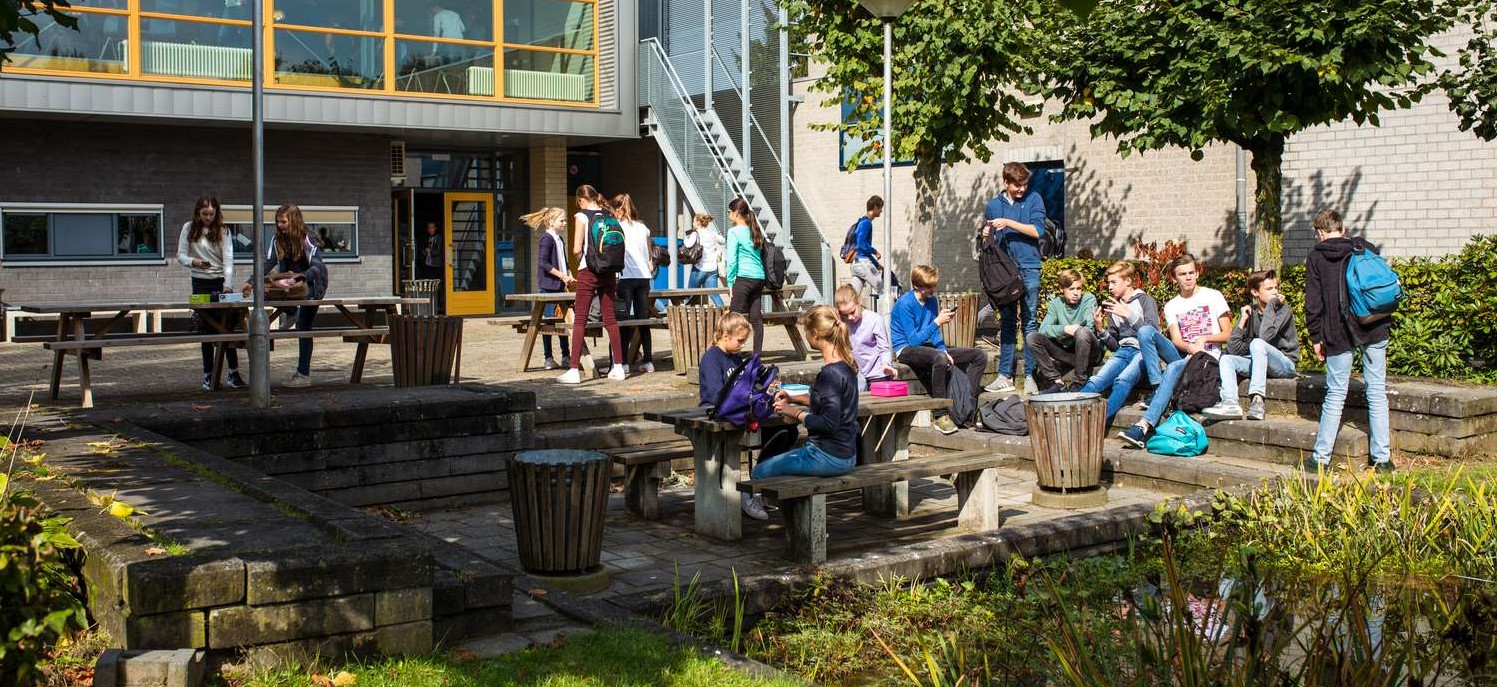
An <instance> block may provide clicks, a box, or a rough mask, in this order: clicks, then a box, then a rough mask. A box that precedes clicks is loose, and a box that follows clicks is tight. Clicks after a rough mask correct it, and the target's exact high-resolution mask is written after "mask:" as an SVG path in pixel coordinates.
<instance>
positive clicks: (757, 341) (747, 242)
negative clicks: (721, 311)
mask: <svg viewBox="0 0 1497 687" xmlns="http://www.w3.org/2000/svg"><path fill="white" fill-rule="evenodd" d="M728 219H729V220H731V221H732V222H733V228H732V229H729V230H728V246H727V249H726V250H725V251H724V255H723V260H725V261H727V262H726V265H727V267H726V272H727V275H728V288H729V289H731V290H732V293H733V295H732V300H731V301H730V302H729V304H728V310H730V311H732V312H736V313H743V314H745V315H747V316H748V319H749V323H750V324H752V325H753V326H754V352H755V353H758V352H760V351H761V350H763V348H764V258H763V257H761V254H760V252H759V251H760V250H761V249H762V248H763V247H764V232H763V231H762V230H760V229H759V221H758V219H756V218H755V217H754V211H753V209H752V208H750V207H749V204H748V201H745V200H744V199H742V198H734V199H733V202H731V203H728Z"/></svg>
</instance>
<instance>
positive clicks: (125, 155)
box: [0, 120, 392, 302]
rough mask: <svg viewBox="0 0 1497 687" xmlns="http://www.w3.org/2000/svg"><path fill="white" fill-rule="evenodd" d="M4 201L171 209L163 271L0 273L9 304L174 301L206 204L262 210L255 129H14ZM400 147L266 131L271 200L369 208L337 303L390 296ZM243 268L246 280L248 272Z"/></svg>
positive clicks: (1, 168)
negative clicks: (392, 166)
mask: <svg viewBox="0 0 1497 687" xmlns="http://www.w3.org/2000/svg"><path fill="white" fill-rule="evenodd" d="M5 139H6V143H5V147H6V152H5V155H4V157H3V158H0V202H45V203H145V204H158V203H159V204H162V205H164V206H165V216H164V221H163V224H164V226H163V227H162V243H163V248H164V250H165V256H164V257H165V259H164V260H163V261H162V263H161V264H159V265H89V266H83V267H63V266H48V267H33V266H22V265H21V264H20V263H16V262H11V261H7V262H5V263H3V265H0V288H4V289H5V300H6V301H8V302H21V301H25V300H33V301H35V300H59V299H111V300H135V299H140V300H170V299H174V298H182V297H184V296H185V295H186V294H187V293H188V276H189V275H188V274H187V269H186V268H183V267H181V266H179V265H178V264H177V263H176V246H177V236H178V234H179V230H180V228H181V226H182V223H183V222H186V221H187V219H188V218H189V217H190V216H191V214H192V206H193V203H194V202H195V201H196V200H197V197H198V196H199V195H202V194H205V193H208V194H214V195H217V196H218V197H219V200H220V201H221V202H222V203H224V204H225V205H252V204H253V203H254V185H253V184H254V182H253V174H254V169H253V162H252V161H251V159H250V158H251V151H250V145H251V140H250V132H249V129H247V128H244V129H224V128H212V127H196V126H161V125H144V124H120V123H90V122H64V121H41V120H11V121H9V122H7V124H6V134H5ZM388 156H389V139H388V138H387V137H384V136H368V135H360V134H345V133H327V132H317V133H308V132H297V131H275V130H271V131H266V135H265V202H266V203H267V204H269V205H279V204H282V203H296V204H298V205H339V206H357V207H358V208H359V249H360V251H361V253H362V255H361V258H360V259H359V260H358V261H357V262H354V263H335V264H331V265H329V270H330V272H331V275H332V277H331V283H330V285H329V290H328V295H329V296H345V297H352V296H375V295H388V294H390V293H391V288H392V285H391V279H392V276H391V258H390V252H391V233H390V232H391V229H390V226H391V209H390V181H389V161H388ZM248 268H249V266H248V265H247V264H246V265H241V266H239V267H238V269H239V270H244V271H247V270H248Z"/></svg>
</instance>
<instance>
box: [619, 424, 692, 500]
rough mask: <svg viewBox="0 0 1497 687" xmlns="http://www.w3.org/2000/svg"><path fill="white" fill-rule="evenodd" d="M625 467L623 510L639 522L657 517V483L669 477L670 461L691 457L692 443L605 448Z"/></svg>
mask: <svg viewBox="0 0 1497 687" xmlns="http://www.w3.org/2000/svg"><path fill="white" fill-rule="evenodd" d="M603 453H604V454H607V455H608V456H609V457H610V458H612V459H613V462H614V463H616V464H618V465H620V466H622V467H623V468H624V509H625V510H627V511H628V512H629V514H630V515H633V516H635V517H637V518H640V519H641V520H656V519H658V518H659V517H660V482H661V480H664V479H665V478H667V477H670V476H671V462H672V461H674V460H676V459H678V458H691V457H692V448H691V442H690V441H687V440H685V439H673V440H671V441H661V442H656V443H653V444H642V445H639V446H620V447H617V448H610V449H604V450H603Z"/></svg>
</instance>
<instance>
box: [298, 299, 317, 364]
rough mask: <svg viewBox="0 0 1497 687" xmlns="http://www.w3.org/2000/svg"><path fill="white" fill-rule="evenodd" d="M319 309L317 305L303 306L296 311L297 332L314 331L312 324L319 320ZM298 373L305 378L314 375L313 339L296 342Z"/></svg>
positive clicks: (308, 338)
mask: <svg viewBox="0 0 1497 687" xmlns="http://www.w3.org/2000/svg"><path fill="white" fill-rule="evenodd" d="M317 307H318V306H315V305H303V306H300V307H298V308H297V309H296V331H299V332H310V331H312V323H313V322H314V321H315V320H316V319H317ZM296 372H297V374H300V375H301V376H303V377H306V376H309V375H311V374H312V339H311V337H307V338H302V339H297V340H296Z"/></svg>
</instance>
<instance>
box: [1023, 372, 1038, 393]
mask: <svg viewBox="0 0 1497 687" xmlns="http://www.w3.org/2000/svg"><path fill="white" fill-rule="evenodd" d="M1039 392H1040V385H1038V384H1035V383H1034V377H1029V376H1025V377H1024V395H1026V396H1033V395H1035V394H1037V393H1039Z"/></svg>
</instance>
